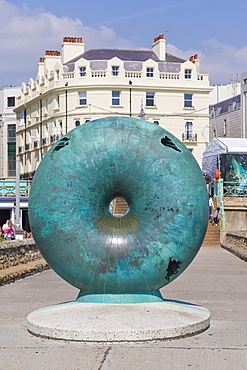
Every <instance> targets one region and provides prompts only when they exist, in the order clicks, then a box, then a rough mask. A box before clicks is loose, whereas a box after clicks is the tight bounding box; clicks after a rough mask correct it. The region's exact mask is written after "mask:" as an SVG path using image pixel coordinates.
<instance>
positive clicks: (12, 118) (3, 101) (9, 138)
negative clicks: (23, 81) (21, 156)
mask: <svg viewBox="0 0 247 370" xmlns="http://www.w3.org/2000/svg"><path fill="white" fill-rule="evenodd" d="M20 93H21V89H20V87H12V86H10V87H4V88H1V89H0V179H2V180H3V179H13V178H15V170H16V114H15V112H14V109H15V107H16V98H17V97H18V96H20Z"/></svg>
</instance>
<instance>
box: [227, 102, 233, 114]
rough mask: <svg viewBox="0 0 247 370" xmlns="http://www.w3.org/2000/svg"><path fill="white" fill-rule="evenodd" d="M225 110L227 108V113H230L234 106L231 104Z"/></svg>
mask: <svg viewBox="0 0 247 370" xmlns="http://www.w3.org/2000/svg"><path fill="white" fill-rule="evenodd" d="M227 108H228V112H230V111H231V110H233V109H234V104H233V103H230V104H228V107H227Z"/></svg>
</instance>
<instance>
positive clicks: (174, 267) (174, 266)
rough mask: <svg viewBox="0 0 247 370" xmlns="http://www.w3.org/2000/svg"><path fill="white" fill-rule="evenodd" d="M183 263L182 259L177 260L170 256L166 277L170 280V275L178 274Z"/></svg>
mask: <svg viewBox="0 0 247 370" xmlns="http://www.w3.org/2000/svg"><path fill="white" fill-rule="evenodd" d="M180 265H181V262H180V261H176V260H173V259H171V258H170V260H169V265H168V267H167V270H166V271H167V275H166V279H167V280H168V281H169V280H170V277H171V276H172V275H174V274H177V273H178V269H179V267H180Z"/></svg>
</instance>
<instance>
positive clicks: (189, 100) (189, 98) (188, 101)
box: [184, 94, 193, 108]
mask: <svg viewBox="0 0 247 370" xmlns="http://www.w3.org/2000/svg"><path fill="white" fill-rule="evenodd" d="M184 107H185V108H193V105H192V94H184Z"/></svg>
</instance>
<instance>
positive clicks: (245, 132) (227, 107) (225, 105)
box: [209, 72, 247, 140]
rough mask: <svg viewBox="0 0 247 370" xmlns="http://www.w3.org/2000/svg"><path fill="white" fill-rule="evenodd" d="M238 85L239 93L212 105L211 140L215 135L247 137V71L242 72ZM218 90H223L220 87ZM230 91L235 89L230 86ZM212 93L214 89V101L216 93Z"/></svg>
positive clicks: (210, 111) (210, 109)
mask: <svg viewBox="0 0 247 370" xmlns="http://www.w3.org/2000/svg"><path fill="white" fill-rule="evenodd" d="M229 86H230V85H229ZM237 86H238V87H237V89H236V90H234V91H235V92H238V94H235V95H231V96H228V99H223V100H221V101H218V102H216V103H215V104H211V105H210V107H209V113H210V121H209V124H210V130H209V137H210V140H212V139H213V138H215V137H216V138H217V137H222V138H224V137H225V138H246V137H247V72H245V73H242V74H241V78H240V82H239V83H238V85H237ZM214 90H215V87H214ZM218 91H221V90H220V89H218ZM223 92H224V90H223ZM228 92H232V93H233V90H232V89H230V87H229V89H228ZM212 93H213V91H212V92H211V93H210V101H211V102H212V101H213V99H212V98H213V96H215V93H214V95H213V96H212V95H211V94H212ZM223 96H225V94H223Z"/></svg>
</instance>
